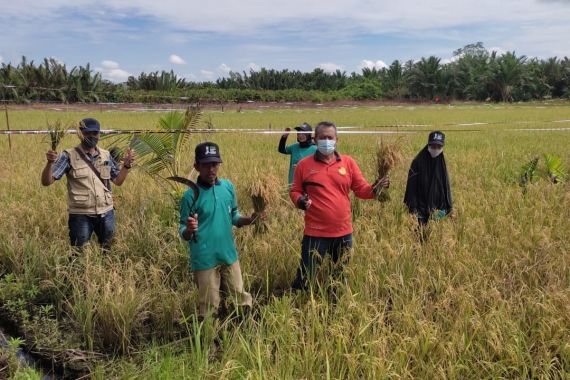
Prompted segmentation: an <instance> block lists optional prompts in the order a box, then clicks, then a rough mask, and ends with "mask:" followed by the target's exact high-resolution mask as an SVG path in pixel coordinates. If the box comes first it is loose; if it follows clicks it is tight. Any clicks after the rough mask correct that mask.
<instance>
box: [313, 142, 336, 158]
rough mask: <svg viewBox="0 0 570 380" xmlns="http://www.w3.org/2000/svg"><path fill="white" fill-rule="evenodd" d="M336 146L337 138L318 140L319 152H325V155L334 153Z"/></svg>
mask: <svg viewBox="0 0 570 380" xmlns="http://www.w3.org/2000/svg"><path fill="white" fill-rule="evenodd" d="M335 147H336V141H335V140H317V149H318V150H319V153H321V154H324V155H325V156H330V155H331V154H333V153H334V148H335Z"/></svg>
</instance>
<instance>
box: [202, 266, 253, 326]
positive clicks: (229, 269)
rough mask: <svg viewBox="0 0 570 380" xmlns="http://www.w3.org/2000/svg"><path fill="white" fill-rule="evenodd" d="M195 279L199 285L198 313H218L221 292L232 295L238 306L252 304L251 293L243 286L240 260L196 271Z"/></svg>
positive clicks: (205, 314) (203, 315) (204, 314)
mask: <svg viewBox="0 0 570 380" xmlns="http://www.w3.org/2000/svg"><path fill="white" fill-rule="evenodd" d="M193 273H194V281H195V283H196V285H197V286H198V295H199V298H200V309H199V311H198V315H199V316H200V317H205V316H207V315H208V314H210V313H213V314H216V313H217V312H218V309H219V307H220V300H221V296H220V292H223V293H225V294H227V295H228V296H230V297H232V299H233V302H234V303H235V305H236V306H251V304H252V297H251V294H249V293H248V292H246V291H245V290H244V288H243V279H242V277H241V269H240V266H239V260H237V261H236V262H235V263H233V264H232V265H219V266H217V267H215V268H211V269H206V270H197V271H194V272H193Z"/></svg>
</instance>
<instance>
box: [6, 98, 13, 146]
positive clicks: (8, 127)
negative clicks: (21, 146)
mask: <svg viewBox="0 0 570 380" xmlns="http://www.w3.org/2000/svg"><path fill="white" fill-rule="evenodd" d="M4 111H6V128H7V130H8V131H9V130H10V119H9V118H8V103H4ZM8 146H9V147H10V152H12V136H10V135H8Z"/></svg>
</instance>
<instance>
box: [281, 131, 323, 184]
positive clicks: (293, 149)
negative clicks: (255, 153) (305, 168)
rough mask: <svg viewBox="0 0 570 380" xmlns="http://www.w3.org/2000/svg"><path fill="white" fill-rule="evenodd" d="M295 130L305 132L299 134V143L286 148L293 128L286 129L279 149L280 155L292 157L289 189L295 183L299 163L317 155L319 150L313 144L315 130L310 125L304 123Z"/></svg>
mask: <svg viewBox="0 0 570 380" xmlns="http://www.w3.org/2000/svg"><path fill="white" fill-rule="evenodd" d="M295 130H296V131H299V132H304V133H297V142H296V143H294V144H291V145H287V146H285V143H286V142H287V137H289V132H290V131H291V128H287V129H285V133H284V134H283V136H281V139H280V140H279V147H278V148H277V150H278V151H279V153H282V154H289V155H291V159H290V161H289V187H291V184H292V183H293V173H294V172H295V167H296V166H297V164H298V163H299V161H301V160H302V159H303V158H305V157H307V156H310V155H311V154H313V153H315V151H316V150H317V146H316V145H315V144H313V139H312V137H311V132H312V131H313V129H312V128H311V126H310V125H309V124H307V123H303V124H301V125H299V126H298V127H295Z"/></svg>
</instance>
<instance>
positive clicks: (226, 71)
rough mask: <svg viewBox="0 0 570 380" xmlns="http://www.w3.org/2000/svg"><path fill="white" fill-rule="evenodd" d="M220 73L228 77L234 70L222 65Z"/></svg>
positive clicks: (219, 68) (219, 69)
mask: <svg viewBox="0 0 570 380" xmlns="http://www.w3.org/2000/svg"><path fill="white" fill-rule="evenodd" d="M218 71H219V72H220V73H221V74H222V75H228V74H229V73H230V71H232V68H231V67H229V66H228V65H226V64H225V63H222V64H221V65H220V67H218Z"/></svg>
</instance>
